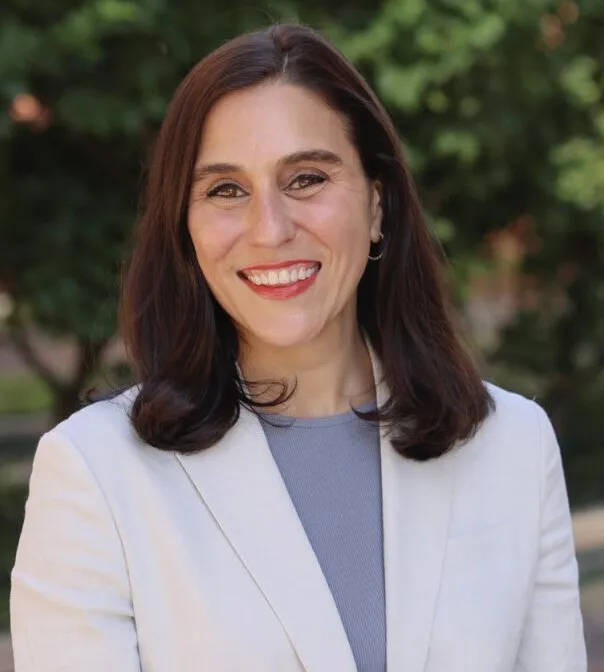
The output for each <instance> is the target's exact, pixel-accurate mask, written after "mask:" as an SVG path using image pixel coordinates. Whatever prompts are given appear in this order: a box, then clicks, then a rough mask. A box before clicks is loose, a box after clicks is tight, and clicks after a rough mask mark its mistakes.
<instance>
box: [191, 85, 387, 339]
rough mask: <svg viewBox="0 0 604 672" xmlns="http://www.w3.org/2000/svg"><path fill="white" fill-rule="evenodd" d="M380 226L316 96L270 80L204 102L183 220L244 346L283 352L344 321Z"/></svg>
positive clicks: (355, 161) (369, 189)
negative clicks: (206, 111)
mask: <svg viewBox="0 0 604 672" xmlns="http://www.w3.org/2000/svg"><path fill="white" fill-rule="evenodd" d="M380 224H381V207H380V203H379V189H378V187H377V186H376V185H372V184H370V183H369V181H368V180H367V178H366V176H365V174H364V172H363V169H362V166H361V163H360V159H359V156H358V154H357V151H356V149H355V147H354V145H353V144H352V143H351V141H350V139H349V137H348V134H347V132H346V129H345V126H344V123H343V121H342V119H341V118H340V117H339V116H338V114H337V113H336V112H334V111H333V110H331V109H330V108H329V107H328V106H327V105H325V104H324V103H323V102H322V100H321V99H320V98H318V97H317V96H315V95H314V94H312V93H309V92H308V91H307V90H306V89H304V88H301V87H299V86H295V85H291V84H283V83H270V84H264V85H259V86H256V87H254V88H250V89H246V90H244V91H239V92H236V93H232V94H229V95H227V96H225V97H224V98H222V99H221V100H220V101H219V102H218V103H217V104H216V105H215V106H214V107H213V108H212V110H211V111H210V113H209V115H208V117H207V118H206V122H205V125H204V129H203V133H202V139H201V147H200V151H199V155H198V157H197V162H196V167H195V174H194V183H193V187H192V191H191V197H190V204H189V216H188V226H189V231H190V234H191V238H192V240H193V244H194V246H195V251H196V254H197V259H198V262H199V265H200V268H201V271H202V273H203V275H204V276H205V278H206V280H207V282H208V284H209V286H210V288H211V290H212V292H213V294H214V296H215V297H216V299H217V301H218V302H219V303H220V305H221V306H222V307H223V308H224V310H225V311H226V312H227V313H228V314H229V315H230V316H231V318H232V319H233V320H234V322H235V324H236V325H237V328H238V330H239V331H240V333H241V335H242V336H243V338H244V339H245V340H246V341H247V342H248V343H250V344H252V343H255V342H256V343H257V342H258V341H260V342H262V343H264V344H266V345H271V346H277V347H292V346H298V345H303V344H306V343H309V342H310V341H312V340H313V339H315V338H316V337H318V336H319V335H321V334H322V333H323V332H324V331H325V330H326V329H330V330H331V329H333V328H335V332H334V333H338V332H340V333H342V332H343V330H347V329H353V328H355V326H356V290H357V285H358V283H359V280H360V279H361V276H362V274H363V271H364V270H365V266H366V264H367V257H368V254H369V249H370V248H369V246H370V241H374V242H377V241H378V240H379V232H380Z"/></svg>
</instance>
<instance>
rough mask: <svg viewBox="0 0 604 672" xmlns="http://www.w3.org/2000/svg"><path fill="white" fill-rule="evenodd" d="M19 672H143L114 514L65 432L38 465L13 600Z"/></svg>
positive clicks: (40, 452) (48, 441) (43, 444)
mask: <svg viewBox="0 0 604 672" xmlns="http://www.w3.org/2000/svg"><path fill="white" fill-rule="evenodd" d="M10 611H11V631H12V633H11V634H12V641H13V651H14V658H15V672H54V671H55V670H56V671H57V672H58V671H59V670H61V671H62V672H76V671H77V672H82V670H85V671H86V672H107V671H108V670H119V671H120V672H139V671H140V669H141V666H140V662H139V656H138V651H137V638H136V629H135V624H134V615H133V608H132V602H131V596H130V586H129V580H128V572H127V567H126V562H125V558H124V553H123V549H122V546H121V542H120V538H119V535H118V532H117V529H116V526H115V523H114V520H113V518H112V515H111V512H110V509H109V506H108V503H107V501H106V500H105V497H104V495H103V493H102V491H101V488H100V487H99V484H98V483H97V481H96V479H95V477H94V475H93V473H92V471H91V470H90V468H89V466H88V465H87V463H86V461H85V459H84V456H83V455H82V454H81V453H80V452H79V450H78V449H77V448H76V447H75V446H74V445H73V444H72V443H71V442H70V440H69V439H68V438H67V437H66V436H65V435H63V434H62V433H61V432H60V431H58V430H56V429H55V430H53V431H51V432H49V433H48V434H46V435H45V436H43V437H42V439H41V440H40V443H39V444H38V448H37V451H36V455H35V458H34V464H33V470H32V475H31V479H30V490H29V497H28V500H27V504H26V508H25V522H24V525H23V529H22V532H21V537H20V540H19V545H18V549H17V555H16V560H15V566H14V568H13V571H12V588H11V597H10Z"/></svg>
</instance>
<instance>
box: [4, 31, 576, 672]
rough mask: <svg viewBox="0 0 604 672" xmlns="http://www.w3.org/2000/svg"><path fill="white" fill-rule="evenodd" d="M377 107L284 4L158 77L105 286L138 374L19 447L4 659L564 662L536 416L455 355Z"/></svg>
mask: <svg viewBox="0 0 604 672" xmlns="http://www.w3.org/2000/svg"><path fill="white" fill-rule="evenodd" d="M438 267H439V262H438V258H437V255H436V253H435V248H434V246H433V244H432V242H431V239H430V236H429V233H428V231H427V228H426V225H425V223H424V220H423V219H422V214H421V210H420V205H419V203H418V199H417V196H416V193H415V189H414V186H413V183H412V179H411V177H410V175H409V173H408V170H407V168H406V167H405V164H404V161H403V159H402V156H401V153H400V149H399V146H398V141H397V137H396V134H395V131H394V128H393V126H392V123H391V122H390V120H389V119H388V117H387V115H386V113H385V112H384V110H383V109H382V107H381V106H380V104H379V103H378V101H377V100H376V98H375V96H374V94H373V93H372V92H371V91H370V90H369V88H368V87H367V85H366V84H365V82H364V81H363V80H362V79H361V77H360V76H359V75H358V74H357V73H356V72H355V70H354V69H353V67H352V66H351V65H350V64H349V63H348V62H347V61H346V60H345V59H344V58H343V57H342V56H341V55H340V54H339V53H338V52H336V51H335V50H334V49H333V47H331V46H330V45H329V44H328V43H326V42H325V41H324V40H323V39H322V38H321V37H319V36H318V35H317V34H316V33H314V32H313V31H311V30H309V29H306V28H301V27H288V26H276V27H272V28H270V29H268V30H266V31H263V32H259V33H255V34H251V35H245V36H242V37H239V38H237V39H235V40H233V41H232V42H229V43H228V44H226V45H224V46H223V47H221V48H220V49H218V50H217V51H215V52H214V53H212V54H211V55H209V56H208V57H207V58H206V59H204V60H203V61H202V62H201V63H200V64H199V65H198V66H197V67H196V68H195V69H194V70H193V71H192V72H191V73H190V74H189V75H188V77H187V78H186V79H185V81H184V82H183V84H182V85H181V87H180V88H179V90H178V92H177V93H176V95H175V98H174V100H173V101H172V103H171V106H170V109H169V111H168V113H167V116H166V119H165V122H164V124H163V127H162V130H161V133H160V136H159V140H158V144H157V147H156V149H155V155H154V157H153V161H152V165H151V170H150V175H149V182H148V191H147V198H146V202H145V204H144V209H143V213H142V219H141V221H140V225H139V229H138V238H137V242H136V245H135V249H134V253H133V257H132V260H131V264H130V268H129V273H128V275H127V278H126V281H125V287H124V296H123V319H122V326H123V332H124V336H125V340H126V343H127V345H128V347H129V350H130V353H131V355H132V359H133V361H134V363H135V364H136V367H137V370H138V373H139V385H137V386H136V387H135V388H133V389H132V390H130V391H128V392H126V393H124V394H122V395H121V396H118V397H117V398H115V399H113V400H110V401H104V402H99V403H96V404H93V405H91V406H89V407H88V408H86V409H84V410H81V411H79V412H78V413H76V414H75V415H73V416H72V417H71V418H69V419H68V420H66V421H65V422H63V423H61V424H60V425H59V426H58V427H56V428H55V429H53V430H52V431H50V432H49V433H48V434H46V435H45V436H44V437H43V438H42V440H41V442H40V445H39V447H38V451H37V454H36V458H35V463H34V468H33V473H32V477H31V491H30V497H29V501H28V504H27V511H26V519H25V524H24V528H23V532H22V536H21V541H20V545H19V550H18V554H17V559H16V564H15V568H14V571H13V575H12V579H13V588H12V603H11V610H12V611H11V615H12V628H13V638H14V650H15V660H16V671H17V672H34V670H35V671H40V672H42V671H44V672H46V671H50V670H73V671H75V670H77V671H78V672H79V671H81V670H86V671H87V672H92V671H96V670H99V671H101V670H102V671H103V672H106V671H113V670H116V671H119V672H134V671H135V670H144V672H173V671H175V670H178V671H179V672H187V671H189V670H190V671H191V672H193V671H202V670H203V671H205V670H208V672H209V671H210V670H211V671H212V672H227V671H228V672H240V671H241V670H249V671H251V670H254V671H255V670H257V671H260V670H262V671H265V670H275V671H279V672H288V671H289V670H291V671H292V672H294V670H296V671H300V670H306V671H307V672H336V671H337V672H353V670H355V669H358V670H362V671H363V672H365V671H370V670H371V671H373V670H385V669H388V670H389V671H393V672H394V671H401V672H422V671H425V672H445V671H446V672H454V671H457V670H459V671H460V672H473V671H476V672H494V671H496V672H508V671H510V672H511V671H516V672H520V671H525V670H530V672H571V671H572V672H579V671H581V670H585V669H586V664H585V651H584V643H583V636H582V624H581V615H580V611H579V597H578V589H577V564H576V560H575V554H574V548H573V539H572V530H571V520H570V515H569V508H568V501H567V495H566V490H565V484H564V478H563V473H562V468H561V461H560V454H559V450H558V447H557V444H556V439H555V437H554V434H553V431H552V428H551V425H550V423H549V421H548V419H547V417H546V415H545V414H544V412H543V411H542V410H541V409H540V408H539V407H538V406H537V405H536V404H534V403H533V402H531V401H527V400H525V399H523V398H521V397H519V396H516V395H513V394H511V393H508V392H505V391H503V390H501V389H498V388H496V387H494V386H491V385H485V384H483V383H482V382H481V380H480V377H479V375H478V373H477V372H476V370H475V368H474V366H473V364H472V363H471V361H470V360H469V358H468V356H467V355H466V354H465V352H464V350H463V349H462V347H461V346H460V344H459V343H458V341H457V340H456V338H455V336H454V333H453V329H452V327H451V323H450V321H449V318H448V317H447V313H446V307H445V300H444V297H443V292H442V289H441V285H440V281H439V273H438Z"/></svg>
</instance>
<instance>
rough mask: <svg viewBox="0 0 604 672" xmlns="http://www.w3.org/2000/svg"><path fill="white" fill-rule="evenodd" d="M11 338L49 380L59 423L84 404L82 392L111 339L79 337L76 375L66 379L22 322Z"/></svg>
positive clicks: (55, 419) (36, 370)
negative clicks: (37, 347) (37, 349)
mask: <svg viewBox="0 0 604 672" xmlns="http://www.w3.org/2000/svg"><path fill="white" fill-rule="evenodd" d="M9 334H10V339H11V341H12V343H13V345H14V347H15V349H16V350H17V352H18V353H19V354H20V355H21V358H22V359H23V361H24V362H25V363H26V364H27V365H28V366H29V368H30V369H31V370H32V372H33V373H35V374H36V375H38V376H39V377H40V378H42V380H44V381H45V382H46V384H47V385H48V387H49V388H50V390H51V391H52V396H53V401H52V407H51V413H52V417H51V420H52V423H53V424H56V423H58V422H61V420H64V419H65V418H67V417H69V416H70V415H71V414H72V413H74V412H75V411H77V410H78V409H79V408H80V407H81V406H82V401H83V399H82V395H83V394H84V392H85V390H86V386H87V385H88V384H89V382H90V380H91V378H92V377H93V376H94V374H95V373H96V371H97V370H98V367H99V364H100V360H101V355H102V353H103V350H104V349H105V346H106V345H107V343H108V339H104V340H101V341H92V340H90V339H87V338H79V339H78V340H77V346H78V356H77V365H76V368H75V371H74V372H73V375H72V376H71V377H70V378H69V379H64V378H62V377H60V376H59V375H58V373H57V372H56V371H54V370H53V369H52V367H51V366H49V364H47V363H46V362H44V361H43V359H42V357H41V356H40V353H38V352H37V351H36V349H35V347H34V346H33V344H32V343H31V341H30V339H29V334H28V331H27V329H26V328H25V327H24V326H22V325H20V324H13V325H11V328H10V331H9Z"/></svg>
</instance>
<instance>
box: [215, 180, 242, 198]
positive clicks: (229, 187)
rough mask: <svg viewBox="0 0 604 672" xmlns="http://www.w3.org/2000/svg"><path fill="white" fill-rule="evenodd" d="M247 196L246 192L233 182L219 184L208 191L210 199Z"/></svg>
mask: <svg viewBox="0 0 604 672" xmlns="http://www.w3.org/2000/svg"><path fill="white" fill-rule="evenodd" d="M245 195H246V194H245V191H243V189H242V188H241V187H240V186H239V185H237V184H233V183H231V182H229V183H228V184H219V185H218V186H217V187H214V188H213V189H211V190H210V191H208V198H241V197H242V196H245Z"/></svg>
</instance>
